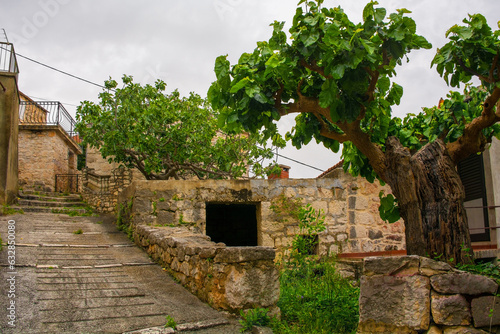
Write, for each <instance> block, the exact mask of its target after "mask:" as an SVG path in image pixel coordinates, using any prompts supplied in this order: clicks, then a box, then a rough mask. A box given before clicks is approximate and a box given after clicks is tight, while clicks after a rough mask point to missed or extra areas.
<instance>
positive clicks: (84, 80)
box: [2, 47, 324, 172]
mask: <svg viewBox="0 0 500 334" xmlns="http://www.w3.org/2000/svg"><path fill="white" fill-rule="evenodd" d="M2 49H4V48H3V47H2ZM4 50H7V49H4ZM7 51H10V50H7ZM15 55H16V56H19V57H21V58H24V59H26V60H29V61H32V62H34V63H36V64H38V65H41V66H44V67H47V68H49V69H51V70H53V71H56V72H59V73H62V74H64V75H68V76H70V77H72V78H75V79H78V80H81V81H83V82H86V83H88V84H91V85H94V86H97V87H100V88H104V89H107V88H106V87H105V86H103V85H99V84H97V83H95V82H92V81H90V80H87V79H84V78H81V77H79V76H76V75H73V74H71V73H68V72H65V71H62V70H59V69H57V68H55V67H52V66H49V65H47V64H44V63H41V62H39V61H37V60H34V59H32V58H29V57H26V56H23V55H21V54H19V53H17V52H15ZM68 105H71V104H68ZM273 154H274V155H276V156H277V157H280V158H283V159H287V160H290V161H292V162H295V163H297V164H299V165H303V166H306V167H309V168H312V169H315V170H317V171H320V172H324V170H322V169H320V168H317V167H314V166H311V165H308V164H306V163H304V162H300V161H298V160H295V159H292V158H289V157H286V156H284V155H282V154H279V153H278V152H276V153H274V152H273Z"/></svg>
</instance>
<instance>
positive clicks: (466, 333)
mask: <svg viewBox="0 0 500 334" xmlns="http://www.w3.org/2000/svg"><path fill="white" fill-rule="evenodd" d="M443 334H488V332H485V331H483V330H480V329H476V328H473V327H463V326H452V327H447V328H445V329H444V330H443Z"/></svg>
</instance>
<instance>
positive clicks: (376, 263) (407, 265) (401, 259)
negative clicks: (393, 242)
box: [364, 255, 420, 276]
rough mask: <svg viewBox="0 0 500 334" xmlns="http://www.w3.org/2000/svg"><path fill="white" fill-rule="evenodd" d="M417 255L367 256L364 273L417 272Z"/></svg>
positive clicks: (398, 274)
mask: <svg viewBox="0 0 500 334" xmlns="http://www.w3.org/2000/svg"><path fill="white" fill-rule="evenodd" d="M419 265H420V258H419V257H418V256H414V255H410V256H394V257H381V256H379V257H368V258H366V259H365V270H364V275H368V276H371V275H392V276H410V275H416V274H418V270H419Z"/></svg>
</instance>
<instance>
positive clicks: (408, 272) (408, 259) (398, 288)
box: [358, 256, 500, 334]
mask: <svg viewBox="0 0 500 334" xmlns="http://www.w3.org/2000/svg"><path fill="white" fill-rule="evenodd" d="M498 292H499V290H498V284H497V283H496V282H495V281H494V280H492V279H490V278H487V277H484V276H480V275H473V274H470V273H467V272H463V271H459V270H456V269H453V268H452V267H450V266H449V265H448V264H447V263H443V262H437V261H434V260H431V259H428V258H424V257H419V256H402V257H371V258H366V259H365V260H364V275H363V276H362V278H361V282H360V298H359V305H360V319H359V327H358V333H360V334H361V333H415V334H416V333H434V334H440V333H444V334H452V333H471V334H474V333H489V330H490V329H491V330H492V333H498V331H500V298H499V297H495V294H497V293H498Z"/></svg>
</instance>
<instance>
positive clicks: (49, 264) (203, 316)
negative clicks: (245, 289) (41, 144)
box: [0, 213, 239, 334]
mask: <svg viewBox="0 0 500 334" xmlns="http://www.w3.org/2000/svg"><path fill="white" fill-rule="evenodd" d="M9 220H11V222H10V223H11V225H15V238H16V239H15V241H16V248H15V252H16V262H15V267H14V268H10V267H9V263H8V259H7V255H8V252H7V251H8V249H7V247H5V246H4V248H3V251H1V252H0V278H1V281H0V305H1V306H2V307H0V333H1V334H4V333H5V334H7V333H9V334H10V333H23V334H25V333H26V334H27V333H58V334H59V333H72V334H73V333H123V332H128V331H135V330H139V329H145V328H154V327H157V329H151V330H149V331H143V333H162V332H164V333H167V332H168V331H166V330H160V329H161V328H162V327H161V326H163V325H164V324H165V322H166V316H167V315H170V316H172V317H173V318H174V319H175V320H176V322H177V323H178V324H180V325H182V326H179V327H180V329H182V330H183V331H182V333H206V334H208V333H234V334H235V333H238V332H239V327H238V326H237V322H236V321H235V320H234V319H230V318H228V317H227V316H226V315H225V314H223V313H220V312H217V311H215V310H213V309H212V308H210V307H209V306H208V305H206V304H204V303H202V302H201V301H199V300H198V299H197V298H196V297H194V296H193V295H192V294H190V293H189V292H188V291H187V290H185V289H184V288H183V287H182V286H180V285H179V284H177V283H176V282H175V281H174V280H172V279H171V277H170V276H169V275H168V274H167V273H166V272H164V271H163V270H162V268H161V267H160V266H158V265H156V264H154V263H152V262H151V261H150V259H149V258H148V256H147V255H146V254H145V253H144V252H143V251H142V250H141V249H139V248H137V247H136V246H134V245H133V244H132V243H131V242H130V241H129V240H128V239H127V237H126V236H125V234H124V233H122V232H120V231H118V230H117V229H116V227H115V225H114V224H113V218H112V217H111V216H101V217H70V216H67V215H57V214H48V213H26V214H23V215H21V214H17V215H12V216H0V235H1V237H2V238H3V241H4V243H5V242H7V240H8V230H7V229H8V225H9ZM12 220H13V221H15V224H14V223H13V222H12ZM79 232H82V233H79ZM13 272H15V274H12V273H13ZM13 276H14V277H15V280H13V279H10V280H9V278H12V277H13ZM13 289H15V297H13V296H12V293H13ZM11 297H12V298H11ZM12 301H14V302H15V307H16V309H15V316H16V320H15V325H16V326H15V327H11V326H9V324H8V321H9V320H8V314H9V313H8V312H10V311H9V310H7V308H6V307H4V306H5V305H7V306H8V305H10V304H9V303H11V302H12ZM158 326H160V327H158ZM200 327H210V328H208V329H203V330H199V328H200Z"/></svg>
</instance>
